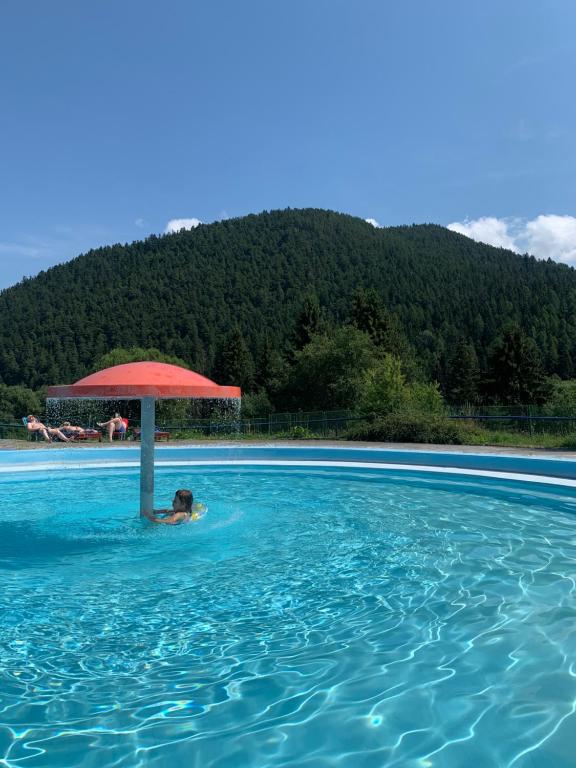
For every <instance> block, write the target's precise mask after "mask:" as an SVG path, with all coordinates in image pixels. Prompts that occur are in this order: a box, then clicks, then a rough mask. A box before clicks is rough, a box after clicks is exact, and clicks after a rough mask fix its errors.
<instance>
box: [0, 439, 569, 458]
mask: <svg viewBox="0 0 576 768" xmlns="http://www.w3.org/2000/svg"><path fill="white" fill-rule="evenodd" d="M137 445H139V444H138V443H134V442H133V441H129V440H127V441H125V442H122V441H120V440H116V441H114V442H113V443H109V442H102V443H96V442H82V443H74V444H73V445H70V444H69V443H46V442H44V441H42V442H40V441H37V442H32V441H27V440H0V451H2V450H5V451H20V450H39V449H40V450H56V451H57V450H62V449H74V450H76V449H78V450H81V451H83V450H103V451H105V450H110V449H111V448H120V449H122V448H134V447H135V446H137ZM281 446H284V447H287V448H297V447H308V448H378V449H381V450H388V451H419V452H424V453H427V452H438V453H463V454H477V455H478V454H480V455H486V456H495V455H498V456H532V457H539V458H557V459H572V460H574V461H576V451H567V450H559V449H555V448H515V447H512V446H500V445H450V444H442V445H436V444H432V443H374V442H356V441H352V440H171V441H170V443H167V444H165V445H164V444H163V445H162V446H160V445H157V446H156V450H159V449H162V448H165V447H189V448H226V447H228V448H249V447H259V448H278V447H281Z"/></svg>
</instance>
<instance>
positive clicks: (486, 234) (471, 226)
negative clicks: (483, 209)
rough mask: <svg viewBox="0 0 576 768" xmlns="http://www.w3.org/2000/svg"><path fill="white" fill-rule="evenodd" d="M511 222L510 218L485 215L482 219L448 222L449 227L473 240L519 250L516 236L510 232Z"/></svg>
mask: <svg viewBox="0 0 576 768" xmlns="http://www.w3.org/2000/svg"><path fill="white" fill-rule="evenodd" d="M511 223H512V222H511V221H509V220H508V219H496V218H494V217H493V216H483V217H482V218H481V219H474V220H472V221H469V220H468V219H466V221H462V222H458V221H454V222H453V223H452V224H448V229H451V230H452V231H453V232H459V233H460V234H461V235H466V237H471V238H472V240H478V241H479V242H481V243H487V244H488V245H494V246H496V248H509V249H510V250H511V251H517V250H518V248H517V247H516V244H515V242H514V237H513V236H511V235H510V233H509V228H510V225H511Z"/></svg>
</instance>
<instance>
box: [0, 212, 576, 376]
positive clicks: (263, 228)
mask: <svg viewBox="0 0 576 768" xmlns="http://www.w3.org/2000/svg"><path fill="white" fill-rule="evenodd" d="M362 287H365V288H374V289H375V290H376V291H377V293H378V294H379V296H380V298H381V299H382V301H383V303H384V305H385V306H386V307H387V308H388V310H389V311H390V312H391V313H392V317H393V318H395V320H396V321H397V322H398V325H399V327H400V328H401V329H403V331H404V333H405V335H406V337H407V339H408V342H409V343H410V345H411V347H412V348H413V350H414V354H415V356H416V358H417V360H418V362H419V365H421V366H422V370H423V371H424V372H425V375H426V376H427V377H429V378H434V377H437V376H438V370H439V367H440V366H441V365H442V360H445V359H446V357H447V356H449V355H450V354H451V353H452V351H453V350H454V349H455V348H456V345H457V344H458V343H459V342H460V341H461V340H462V339H465V340H466V342H467V343H470V344H471V345H472V346H473V348H474V350H475V352H476V354H477V356H478V361H479V364H480V365H481V366H482V365H484V364H485V362H486V358H487V354H488V348H489V345H490V344H491V343H492V342H493V341H494V339H495V338H496V337H497V335H498V334H499V332H500V331H501V329H502V327H503V326H504V324H505V323H506V322H508V321H514V322H515V323H516V324H517V325H518V326H520V327H521V328H522V330H523V331H524V332H525V333H526V334H527V336H529V337H532V338H533V339H534V341H535V342H536V345H537V347H538V348H539V350H540V353H541V356H542V360H543V363H544V369H545V371H546V372H547V373H558V374H559V375H560V376H562V377H570V376H572V375H573V373H574V371H573V364H572V360H573V359H576V358H575V357H574V355H575V352H576V350H575V343H576V272H575V271H574V270H573V269H572V268H570V267H567V266H565V265H561V264H556V263H553V262H550V261H548V262H542V261H537V260H536V259H534V258H532V257H529V256H519V255H517V254H514V253H512V252H510V251H506V250H503V249H497V248H492V247H490V246H486V245H482V244H479V243H476V242H474V241H472V240H470V239H468V238H466V237H463V236H461V235H458V234H456V233H454V232H451V231H449V230H447V229H444V228H443V227H440V226H435V225H413V226H405V227H390V228H386V229H376V228H374V227H373V226H371V225H370V224H367V223H365V222H364V221H363V220H361V219H358V218H354V217H352V216H347V215H343V214H338V213H333V212H330V211H324V210H315V209H306V210H290V209H289V210H285V211H272V212H269V213H268V212H265V213H261V214H259V215H251V216H246V217H244V218H238V219H231V220H227V221H221V222H217V223H214V224H209V225H200V226H199V227H198V228H197V229H195V230H192V231H182V232H180V233H178V234H174V235H166V236H163V237H156V236H152V237H149V238H148V239H147V240H144V241H141V242H135V243H132V244H131V245H115V246H111V247H105V248H99V249H97V250H93V251H90V252H89V253H86V254H84V255H82V256H79V257H78V258H76V259H74V260H73V261H70V262H68V263H66V264H63V265H60V266H57V267H54V268H52V269H49V270H47V271H46V272H42V273H40V274H39V275H38V276H37V277H34V278H31V279H27V280H24V281H23V282H21V283H19V284H18V285H15V286H13V287H12V288H9V289H6V290H4V291H3V292H2V293H0V377H1V378H0V380H1V382H3V383H4V384H10V385H13V384H24V385H26V386H29V387H32V388H37V387H39V386H41V385H43V384H57V383H64V382H71V381H74V380H76V379H78V378H79V377H81V376H82V375H84V374H86V373H87V372H88V371H90V370H91V369H92V368H93V365H94V362H95V361H96V360H97V359H98V358H99V357H100V356H101V355H102V354H104V353H105V352H107V351H109V350H110V349H112V348H115V347H133V346H140V347H156V348H158V349H160V350H161V351H162V352H165V353H167V354H171V355H176V356H178V357H180V358H182V359H183V360H185V361H186V362H187V363H189V364H190V366H191V367H192V368H194V369H196V370H198V371H201V372H203V373H205V374H207V375H212V374H214V373H215V369H216V368H217V365H218V358H219V355H220V354H221V352H222V344H223V340H224V339H225V338H227V337H229V334H230V333H231V332H232V331H234V332H235V333H237V334H238V338H239V339H241V340H243V341H244V342H245V343H246V346H247V348H248V351H249V352H250V353H251V355H252V358H253V359H254V360H258V356H259V355H262V354H265V352H266V350H270V349H271V348H273V349H276V350H285V349H287V348H288V347H289V344H290V339H291V338H293V334H294V327H295V323H296V319H297V317H298V315H299V312H300V311H301V308H302V303H303V299H304V297H305V296H306V295H307V294H310V293H312V294H315V295H316V296H317V298H318V300H319V304H320V307H321V308H322V313H323V317H324V320H325V321H326V322H335V323H343V322H345V321H346V320H347V318H349V317H350V311H351V304H352V301H353V296H354V294H355V291H357V289H358V288H362ZM220 383H227V382H224V381H222V382H220Z"/></svg>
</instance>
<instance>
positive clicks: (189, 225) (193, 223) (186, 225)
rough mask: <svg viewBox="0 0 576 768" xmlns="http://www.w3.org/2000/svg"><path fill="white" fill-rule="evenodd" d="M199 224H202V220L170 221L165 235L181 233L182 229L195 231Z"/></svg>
mask: <svg viewBox="0 0 576 768" xmlns="http://www.w3.org/2000/svg"><path fill="white" fill-rule="evenodd" d="M199 224H202V222H201V221H200V219H195V218H191V219H170V221H169V222H168V224H166V229H165V230H164V232H165V234H167V235H170V234H172V233H173V232H180V230H181V229H195V228H196V227H197V226H198V225H199Z"/></svg>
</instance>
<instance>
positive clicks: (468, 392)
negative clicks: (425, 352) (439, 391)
mask: <svg viewBox="0 0 576 768" xmlns="http://www.w3.org/2000/svg"><path fill="white" fill-rule="evenodd" d="M445 375H446V378H445V392H446V396H447V398H448V400H449V402H451V403H458V404H464V403H475V402H476V401H477V400H478V395H479V384H480V367H479V365H478V356H477V355H476V350H475V349H474V345H473V344H471V343H470V342H469V341H468V340H467V339H464V338H462V339H460V341H459V342H458V344H457V345H456V346H455V348H454V351H453V353H452V355H450V357H449V358H448V361H447V364H446V374H445Z"/></svg>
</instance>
